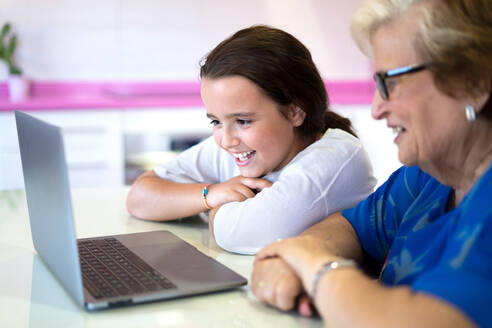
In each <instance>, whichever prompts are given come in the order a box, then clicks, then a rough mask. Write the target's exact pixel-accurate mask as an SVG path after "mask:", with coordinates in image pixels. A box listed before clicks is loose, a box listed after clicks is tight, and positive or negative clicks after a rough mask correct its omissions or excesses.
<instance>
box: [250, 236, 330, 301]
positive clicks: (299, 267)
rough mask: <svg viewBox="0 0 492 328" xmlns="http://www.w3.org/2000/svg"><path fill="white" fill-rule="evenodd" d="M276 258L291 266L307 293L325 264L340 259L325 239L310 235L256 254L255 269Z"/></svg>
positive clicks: (268, 247)
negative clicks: (317, 272)
mask: <svg viewBox="0 0 492 328" xmlns="http://www.w3.org/2000/svg"><path fill="white" fill-rule="evenodd" d="M275 257H278V258H280V259H282V260H283V261H285V263H287V264H288V265H289V267H290V268H291V270H292V271H293V272H294V273H295V274H296V275H297V276H298V277H299V278H300V279H301V281H302V283H303V285H304V289H305V290H307V291H311V290H310V288H311V287H312V280H313V278H314V275H315V273H316V271H317V270H319V268H320V267H321V266H322V265H323V264H324V263H325V262H327V261H331V260H336V259H340V257H337V256H335V255H334V254H333V251H332V249H331V248H329V247H328V246H327V245H326V243H325V241H324V240H323V239H320V238H317V237H313V236H310V235H304V236H299V237H295V238H288V239H284V240H281V241H277V242H275V243H273V244H270V245H268V246H266V247H265V248H263V249H262V250H261V251H260V252H258V254H256V258H255V268H256V266H257V265H260V263H261V262H263V261H265V260H266V259H269V258H275Z"/></svg>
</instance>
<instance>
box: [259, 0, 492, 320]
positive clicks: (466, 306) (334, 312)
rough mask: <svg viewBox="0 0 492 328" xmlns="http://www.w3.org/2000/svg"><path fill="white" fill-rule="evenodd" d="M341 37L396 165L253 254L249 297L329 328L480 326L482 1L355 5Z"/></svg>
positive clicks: (491, 140)
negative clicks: (369, 77)
mask: <svg viewBox="0 0 492 328" xmlns="http://www.w3.org/2000/svg"><path fill="white" fill-rule="evenodd" d="M352 32H353V35H354V37H355V39H356V41H357V43H358V45H359V46H360V48H361V49H362V50H363V51H364V52H365V53H366V54H367V55H368V56H370V57H371V58H372V59H373V60H374V66H375V71H376V73H375V76H374V77H375V80H376V83H377V92H376V94H375V98H374V102H373V105H372V115H373V117H374V118H375V119H385V120H386V122H387V125H388V127H389V128H391V129H393V131H394V132H395V136H396V137H395V139H394V142H395V143H396V144H397V146H398V156H399V159H400V161H401V162H402V163H403V164H405V166H404V167H402V168H400V169H399V170H398V171H396V172H394V173H393V174H392V175H391V176H390V178H389V179H388V180H387V181H386V183H385V184H383V185H382V186H381V187H380V188H379V189H378V190H377V191H375V192H374V193H373V194H372V195H370V196H369V197H368V198H367V199H366V200H363V201H362V202H360V203H359V204H358V205H357V206H356V207H354V208H352V209H348V210H344V211H342V212H340V213H337V214H334V215H331V216H329V217H328V218H326V219H325V220H324V221H321V222H320V223H318V224H317V225H314V226H313V227H311V228H310V229H308V230H307V231H305V232H304V233H303V234H302V235H301V236H299V237H297V238H291V239H286V240H283V241H279V242H276V243H274V244H271V245H269V246H267V247H266V248H264V249H263V250H262V251H260V253H258V254H257V257H256V261H255V267H254V271H253V276H252V289H253V292H254V294H255V295H256V296H257V298H258V299H259V300H261V301H263V302H266V303H269V304H271V305H273V306H275V307H278V308H280V309H282V310H289V309H292V308H294V307H295V306H296V301H297V307H298V310H299V311H300V312H301V314H304V315H309V314H311V313H312V310H311V307H310V305H311V303H312V304H314V305H315V306H316V309H317V310H318V312H319V314H320V315H321V317H322V318H323V320H324V321H325V323H326V324H327V325H328V326H334V327H341V326H348V327H359V326H364V327H402V326H419V327H423V326H432V327H436V326H444V327H451V326H452V327H465V326H466V327H467V326H473V325H478V326H487V325H490V323H491V322H492V311H490V308H489V307H490V305H489V302H490V298H491V297H492V250H491V247H492V165H491V164H492V100H491V98H492V97H491V82H492V55H491V54H492V1H490V0H453V1H448V0H420V1H419V0H414V1H412V0H369V1H364V2H363V3H362V5H361V7H360V8H359V10H358V11H357V12H356V14H355V15H354V17H353V21H352ZM362 268H363V269H362ZM368 271H369V272H373V273H374V272H377V275H378V276H379V279H378V280H376V279H374V277H371V276H369V275H368V273H367V272H368Z"/></svg>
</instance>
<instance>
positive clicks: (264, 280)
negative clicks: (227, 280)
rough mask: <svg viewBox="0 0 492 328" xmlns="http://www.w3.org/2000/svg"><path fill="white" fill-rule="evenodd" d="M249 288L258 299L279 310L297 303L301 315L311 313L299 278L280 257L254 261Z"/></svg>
mask: <svg viewBox="0 0 492 328" xmlns="http://www.w3.org/2000/svg"><path fill="white" fill-rule="evenodd" d="M251 290H252V292H253V294H254V295H255V296H256V298H258V300H260V301H262V302H265V303H267V304H270V305H272V306H274V307H277V308H279V309H280V310H283V311H289V310H292V309H293V308H294V307H295V306H296V305H297V310H298V311H299V313H300V314H301V315H303V316H311V315H312V314H313V309H312V305H311V301H310V299H309V297H308V296H307V295H306V294H305V293H304V289H303V288H302V282H301V280H300V279H299V277H298V276H297V275H296V274H295V272H294V271H292V269H291V268H290V267H289V266H288V265H287V263H285V262H284V261H283V260H281V259H280V258H267V259H263V260H260V261H257V262H256V263H255V266H254V268H253V274H252V276H251ZM296 302H297V304H296Z"/></svg>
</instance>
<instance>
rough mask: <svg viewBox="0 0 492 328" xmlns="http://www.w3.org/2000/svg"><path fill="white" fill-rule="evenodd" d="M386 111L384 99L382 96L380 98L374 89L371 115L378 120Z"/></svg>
mask: <svg viewBox="0 0 492 328" xmlns="http://www.w3.org/2000/svg"><path fill="white" fill-rule="evenodd" d="M386 113H387V110H386V101H384V100H383V98H381V95H380V94H379V92H378V91H377V90H376V91H375V92H374V97H373V99H372V105H371V116H372V117H373V118H374V119H375V120H380V119H382V118H384V117H385V115H386Z"/></svg>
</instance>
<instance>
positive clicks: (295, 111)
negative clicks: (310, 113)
mask: <svg viewBox="0 0 492 328" xmlns="http://www.w3.org/2000/svg"><path fill="white" fill-rule="evenodd" d="M305 118H306V112H305V111H303V110H302V109H301V108H300V107H299V106H296V105H294V104H291V105H289V120H290V121H291V122H292V125H293V126H294V127H296V128H297V127H299V126H301V125H302V123H304V119H305Z"/></svg>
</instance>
